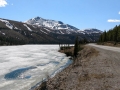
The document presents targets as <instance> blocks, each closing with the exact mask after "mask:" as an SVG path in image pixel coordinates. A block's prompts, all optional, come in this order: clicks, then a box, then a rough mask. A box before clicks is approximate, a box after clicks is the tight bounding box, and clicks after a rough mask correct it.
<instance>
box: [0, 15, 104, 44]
mask: <svg viewBox="0 0 120 90" xmlns="http://www.w3.org/2000/svg"><path fill="white" fill-rule="evenodd" d="M101 33H102V31H100V30H98V29H85V30H79V29H77V28H76V27H74V26H71V25H68V24H64V23H63V22H61V21H55V20H48V19H43V18H40V17H36V18H33V19H30V20H28V21H27V22H19V21H13V20H8V19H2V18H0V45H4V44H7V45H13V44H14V45H15V44H56V43H59V42H61V43H71V44H73V43H74V40H75V38H76V36H78V37H79V39H82V40H83V39H84V38H86V39H87V40H88V41H89V42H95V41H97V40H98V39H99V36H100V35H101Z"/></svg>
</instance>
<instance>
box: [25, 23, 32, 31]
mask: <svg viewBox="0 0 120 90" xmlns="http://www.w3.org/2000/svg"><path fill="white" fill-rule="evenodd" d="M23 25H24V26H25V27H26V28H27V29H28V30H29V31H32V30H31V29H30V28H29V27H28V26H27V25H26V24H23Z"/></svg>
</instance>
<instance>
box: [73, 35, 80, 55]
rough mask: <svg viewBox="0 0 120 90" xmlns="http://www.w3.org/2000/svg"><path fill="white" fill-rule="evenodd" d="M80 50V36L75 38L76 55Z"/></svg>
mask: <svg viewBox="0 0 120 90" xmlns="http://www.w3.org/2000/svg"><path fill="white" fill-rule="evenodd" d="M78 51H79V41H78V37H77V38H76V40H75V45H74V56H75V57H77V54H78Z"/></svg>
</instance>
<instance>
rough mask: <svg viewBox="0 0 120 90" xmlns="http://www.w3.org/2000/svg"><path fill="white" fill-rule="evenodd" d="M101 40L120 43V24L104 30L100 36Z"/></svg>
mask: <svg viewBox="0 0 120 90" xmlns="http://www.w3.org/2000/svg"><path fill="white" fill-rule="evenodd" d="M100 42H111V43H114V44H117V43H120V25H118V26H117V25H116V26H115V27H114V28H113V29H110V30H108V31H104V32H103V34H101V36H100V38H99V43H100Z"/></svg>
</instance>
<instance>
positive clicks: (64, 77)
mask: <svg viewBox="0 0 120 90" xmlns="http://www.w3.org/2000/svg"><path fill="white" fill-rule="evenodd" d="M46 86H47V88H48V90H120V53H115V52H112V51H107V50H103V49H99V48H92V47H90V46H87V47H85V48H84V49H83V50H82V51H80V52H79V54H78V58H77V59H76V60H75V62H74V63H73V64H71V65H70V66H68V67H67V68H66V69H64V70H63V71H62V72H60V73H58V74H57V75H56V76H55V77H53V78H51V79H49V80H48V82H47V83H46ZM38 90H40V89H38Z"/></svg>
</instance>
